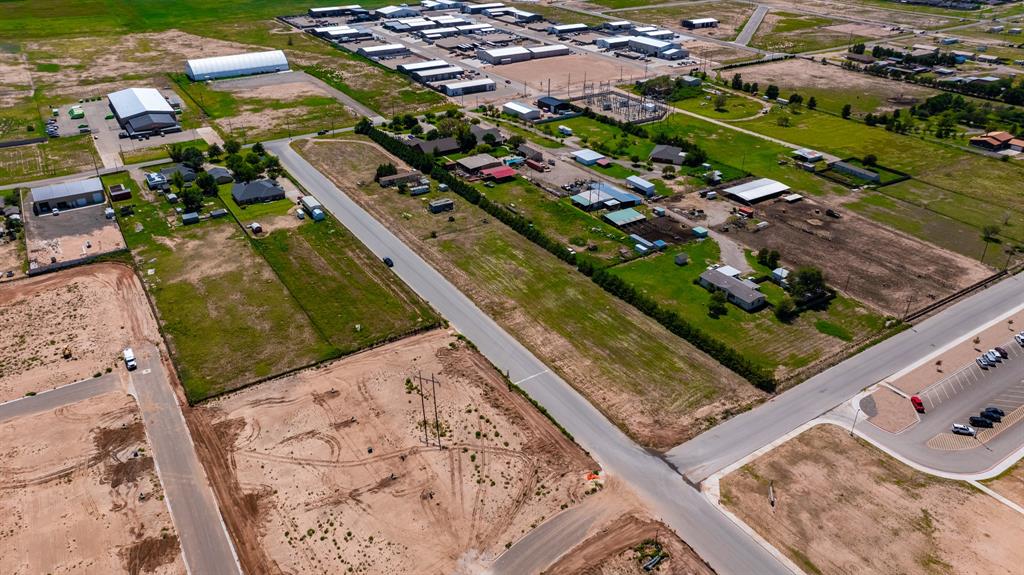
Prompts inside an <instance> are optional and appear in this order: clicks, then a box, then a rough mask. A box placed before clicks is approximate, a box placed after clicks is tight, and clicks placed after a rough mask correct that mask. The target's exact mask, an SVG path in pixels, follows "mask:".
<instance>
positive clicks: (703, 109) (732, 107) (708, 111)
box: [672, 94, 761, 120]
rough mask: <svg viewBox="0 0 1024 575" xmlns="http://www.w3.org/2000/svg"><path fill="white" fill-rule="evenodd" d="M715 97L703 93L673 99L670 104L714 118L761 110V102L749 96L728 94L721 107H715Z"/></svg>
mask: <svg viewBox="0 0 1024 575" xmlns="http://www.w3.org/2000/svg"><path fill="white" fill-rule="evenodd" d="M715 98H716V97H715V96H713V95H711V94H704V95H702V96H701V97H697V98H686V99H685V100H677V101H674V102H672V105H673V106H675V107H676V108H679V109H681V110H687V111H689V112H693V113H695V114H700V115H701V116H707V117H708V118H714V119H716V120H738V119H740V118H749V117H751V116H756V115H757V114H759V113H760V112H761V104H760V103H759V102H756V101H754V100H751V99H750V98H745V97H743V96H734V95H728V96H727V97H726V101H725V106H723V107H722V108H721V109H718V108H716V107H715Z"/></svg>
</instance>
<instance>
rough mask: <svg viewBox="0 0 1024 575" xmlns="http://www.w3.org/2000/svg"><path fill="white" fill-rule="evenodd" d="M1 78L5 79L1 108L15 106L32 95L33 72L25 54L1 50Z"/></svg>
mask: <svg viewBox="0 0 1024 575" xmlns="http://www.w3.org/2000/svg"><path fill="white" fill-rule="evenodd" d="M0 78H3V79H4V82H3V84H2V85H0V108H5V107H9V106H14V105H16V104H19V103H21V102H23V101H24V100H26V99H27V98H31V97H32V73H31V68H30V67H29V66H28V64H27V63H26V62H25V59H24V55H22V54H8V53H5V52H0ZM0 133H2V130H0ZM30 135H31V134H30Z"/></svg>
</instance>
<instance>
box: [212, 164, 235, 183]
mask: <svg viewBox="0 0 1024 575" xmlns="http://www.w3.org/2000/svg"><path fill="white" fill-rule="evenodd" d="M207 173H208V174H210V175H211V176H213V180H214V181H215V182H217V183H218V184H230V183H231V182H233V181H235V178H234V177H232V176H231V172H229V171H228V170H227V168H221V167H216V168H210V169H209V170H207Z"/></svg>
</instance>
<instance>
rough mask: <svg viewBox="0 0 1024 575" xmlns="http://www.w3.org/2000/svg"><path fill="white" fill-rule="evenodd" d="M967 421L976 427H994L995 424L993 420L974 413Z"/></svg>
mask: <svg viewBox="0 0 1024 575" xmlns="http://www.w3.org/2000/svg"><path fill="white" fill-rule="evenodd" d="M967 421H968V423H970V424H971V425H973V426H974V427H992V425H993V424H992V422H991V421H989V420H987V419H985V418H984V417H978V416H977V415H972V416H971V417H970V418H969V419H968V420H967Z"/></svg>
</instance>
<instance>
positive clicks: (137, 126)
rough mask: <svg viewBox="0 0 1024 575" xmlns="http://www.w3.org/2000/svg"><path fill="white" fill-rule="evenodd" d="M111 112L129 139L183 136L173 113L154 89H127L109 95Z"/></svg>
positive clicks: (161, 95) (165, 100)
mask: <svg viewBox="0 0 1024 575" xmlns="http://www.w3.org/2000/svg"><path fill="white" fill-rule="evenodd" d="M107 99H108V100H109V101H110V111H111V112H113V113H114V118H115V119H116V120H117V123H118V125H120V126H121V129H122V130H124V131H125V132H128V135H129V136H135V135H146V134H159V133H170V132H180V131H181V126H180V125H179V124H178V118H177V116H175V114H174V109H173V108H171V105H170V104H169V103H168V102H167V99H166V98H164V97H163V94H161V93H160V92H159V91H158V90H156V89H154V88H127V89H124V90H119V91H117V92H112V93H110V94H107Z"/></svg>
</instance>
